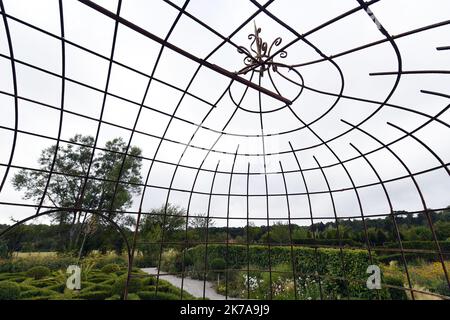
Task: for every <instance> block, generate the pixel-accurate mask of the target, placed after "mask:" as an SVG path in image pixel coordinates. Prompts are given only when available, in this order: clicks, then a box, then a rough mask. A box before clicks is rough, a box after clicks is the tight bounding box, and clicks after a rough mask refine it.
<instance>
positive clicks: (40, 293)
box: [20, 288, 58, 300]
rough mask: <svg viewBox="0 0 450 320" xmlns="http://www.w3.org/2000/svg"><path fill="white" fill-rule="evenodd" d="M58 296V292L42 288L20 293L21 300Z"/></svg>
mask: <svg viewBox="0 0 450 320" xmlns="http://www.w3.org/2000/svg"><path fill="white" fill-rule="evenodd" d="M56 294H58V293H57V292H55V291H53V290H49V289H41V288H34V289H31V290H27V291H24V292H21V293H20V299H26V300H28V299H30V300H31V299H32V300H36V299H37V298H44V299H46V298H48V297H50V296H53V295H56Z"/></svg>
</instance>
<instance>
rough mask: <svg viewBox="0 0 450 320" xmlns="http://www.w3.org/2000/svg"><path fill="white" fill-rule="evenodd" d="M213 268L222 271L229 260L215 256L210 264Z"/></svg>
mask: <svg viewBox="0 0 450 320" xmlns="http://www.w3.org/2000/svg"><path fill="white" fill-rule="evenodd" d="M209 267H210V268H211V270H216V271H222V270H225V269H226V267H227V262H226V261H225V260H224V259H223V258H215V259H213V260H212V261H211V263H210V264H209Z"/></svg>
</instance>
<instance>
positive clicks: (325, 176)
mask: <svg viewBox="0 0 450 320" xmlns="http://www.w3.org/2000/svg"><path fill="white" fill-rule="evenodd" d="M313 158H314V161H316V163H317V166H318V167H319V168H321V166H320V163H319V161H318V160H317V158H316V156H313ZM320 172H321V173H322V176H323V178H324V180H325V183H326V185H327V189H328V193H329V195H330V200H331V205H332V207H333V215H334V220H335V224H336V235H337V237H338V240H339V253H340V258H341V271H342V275H343V278H344V282H345V290H346V292H347V299H348V300H350V291H349V290H348V283H349V282H348V279H346V274H347V273H346V266H345V258H344V250H343V245H342V238H341V233H340V232H339V219H338V216H337V212H336V204H335V203H334V197H333V193H332V192H331V188H330V183H329V181H328V178H327V175H326V174H325V171H324V170H323V169H320Z"/></svg>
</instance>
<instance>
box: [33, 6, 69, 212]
mask: <svg viewBox="0 0 450 320" xmlns="http://www.w3.org/2000/svg"><path fill="white" fill-rule="evenodd" d="M58 4H59V20H60V29H61V38H62V39H64V38H65V36H64V34H65V33H64V9H63V2H62V0H59V1H58ZM61 76H62V78H61V105H60V114H59V126H58V136H57V138H56V145H55V152H54V154H53V159H52V163H51V165H50V173H49V175H48V179H47V182H46V183H45V187H44V192H43V193H42V197H41V200H40V201H39V205H38V208H37V210H36V214H39V212H40V211H41V207H42V204H43V203H44V199H45V196H46V195H47V190H48V187H49V185H50V180H51V178H52V174H53V170H54V169H55V163H56V158H57V157H58V150H59V144H60V142H61V132H62V125H63V119H64V98H65V92H66V80H65V77H66V44H65V41H64V40H62V41H61Z"/></svg>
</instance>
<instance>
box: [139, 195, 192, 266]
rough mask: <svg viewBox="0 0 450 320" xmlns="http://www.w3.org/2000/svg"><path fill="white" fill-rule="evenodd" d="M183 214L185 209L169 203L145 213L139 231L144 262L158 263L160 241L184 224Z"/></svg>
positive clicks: (151, 264)
mask: <svg viewBox="0 0 450 320" xmlns="http://www.w3.org/2000/svg"><path fill="white" fill-rule="evenodd" d="M185 216H186V210H184V209H182V208H180V207H178V206H175V205H172V204H170V203H169V204H167V206H165V205H163V206H161V207H160V208H157V209H153V210H151V211H150V212H149V213H147V214H145V216H144V218H143V219H142V223H141V224H140V230H139V231H140V235H141V239H142V240H143V242H144V244H143V245H142V246H141V250H142V253H143V255H144V260H145V262H146V264H148V265H150V266H156V265H158V260H159V256H160V251H161V241H162V240H164V241H165V242H167V241H169V242H170V240H171V239H173V238H172V237H173V236H174V234H175V233H176V232H177V231H179V230H181V229H182V228H183V227H184V226H185V225H186V218H185ZM163 236H164V239H163Z"/></svg>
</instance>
